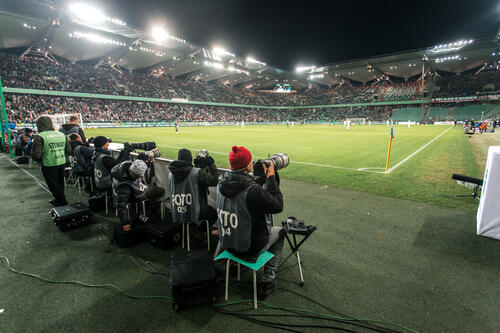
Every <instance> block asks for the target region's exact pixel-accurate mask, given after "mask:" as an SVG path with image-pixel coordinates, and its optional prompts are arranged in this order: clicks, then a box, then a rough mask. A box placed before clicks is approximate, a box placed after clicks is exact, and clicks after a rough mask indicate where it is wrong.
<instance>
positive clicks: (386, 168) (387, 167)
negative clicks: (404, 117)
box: [385, 121, 396, 173]
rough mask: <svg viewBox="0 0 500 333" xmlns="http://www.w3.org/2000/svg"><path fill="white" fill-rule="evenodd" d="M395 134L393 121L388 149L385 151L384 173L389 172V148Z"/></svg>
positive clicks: (392, 122)
mask: <svg viewBox="0 0 500 333" xmlns="http://www.w3.org/2000/svg"><path fill="white" fill-rule="evenodd" d="M395 135H396V133H394V121H391V136H390V137H389V148H388V149H387V162H386V163H385V172H386V173H388V172H389V161H390V159H391V147H392V139H394V137H395Z"/></svg>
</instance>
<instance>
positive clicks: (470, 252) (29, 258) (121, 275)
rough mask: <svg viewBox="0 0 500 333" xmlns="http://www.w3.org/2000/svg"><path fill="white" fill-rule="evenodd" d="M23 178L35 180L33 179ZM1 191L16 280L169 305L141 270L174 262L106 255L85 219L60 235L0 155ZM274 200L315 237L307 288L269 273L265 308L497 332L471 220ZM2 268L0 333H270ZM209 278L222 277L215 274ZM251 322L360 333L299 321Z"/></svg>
mask: <svg viewBox="0 0 500 333" xmlns="http://www.w3.org/2000/svg"><path fill="white" fill-rule="evenodd" d="M23 169H25V170H27V171H29V172H30V173H32V174H33V175H34V176H35V177H37V179H40V180H43V178H42V176H41V173H40V171H39V170H38V169H37V168H33V169H29V168H27V167H23ZM0 187H1V188H2V189H3V190H2V192H1V194H0V202H1V204H0V230H1V232H0V255H3V256H7V257H8V258H9V259H10V260H11V263H12V265H13V267H14V268H15V269H18V270H21V271H25V272H31V273H36V274H40V275H42V276H43V277H46V278H49V279H54V280H79V281H83V282H87V283H93V284H105V283H110V284H115V285H117V286H118V287H120V288H121V289H123V290H124V291H126V292H127V293H131V294H134V295H166V296H169V295H170V294H171V291H170V285H169V278H168V276H166V275H158V274H152V273H150V272H148V271H147V270H153V271H154V269H157V270H159V271H160V272H164V273H166V274H168V272H169V263H170V254H171V253H172V250H169V251H163V250H158V249H155V248H153V247H151V246H150V245H149V244H141V245H139V246H137V247H136V248H135V249H134V251H133V252H129V251H125V250H123V249H119V248H116V247H110V245H109V238H108V237H109V231H106V230H105V229H104V228H103V227H105V228H108V229H109V228H110V227H111V226H112V225H113V224H114V223H116V221H117V220H116V219H115V218H113V217H108V218H106V217H102V216H95V217H94V219H93V220H94V221H93V223H91V224H90V225H87V226H84V227H81V228H79V229H76V230H73V231H69V232H65V233H63V232H60V231H59V230H58V229H57V228H56V227H55V226H54V225H53V224H52V222H51V218H50V217H49V215H48V214H47V212H48V211H49V209H50V208H51V206H50V205H49V203H48V201H49V199H51V197H50V195H49V194H48V193H47V192H46V191H45V190H44V189H43V188H42V187H41V186H39V185H38V184H37V182H36V179H34V178H32V177H31V176H30V175H28V174H26V173H24V172H23V171H22V170H21V169H18V168H17V167H16V166H15V165H13V164H11V163H10V162H9V161H8V159H7V158H6V157H5V156H3V155H2V156H0ZM282 189H283V192H284V197H285V211H284V213H283V214H280V215H278V216H277V217H276V218H275V221H282V220H283V219H284V218H285V217H286V216H290V215H291V216H296V217H297V218H301V219H304V220H305V221H306V222H307V223H308V224H313V225H316V226H317V227H318V230H317V231H316V232H315V233H314V234H313V235H312V236H311V238H310V239H309V240H308V241H307V242H306V243H305V244H304V245H303V247H302V249H301V256H302V260H303V262H304V275H305V281H306V282H305V286H303V287H300V286H299V285H298V284H297V281H298V271H297V267H296V266H295V265H293V261H292V260H290V261H288V262H287V263H286V264H285V265H284V267H283V268H281V270H280V272H279V273H278V285H279V287H280V289H279V290H277V291H276V292H275V293H274V294H273V295H271V296H270V297H268V298H267V299H266V303H270V304H273V305H277V306H286V307H294V308H305V309H309V310H312V311H315V312H322V313H329V314H331V315H334V313H333V312H331V311H330V310H327V309H325V308H322V307H320V306H319V305H317V304H314V303H312V302H311V301H309V300H307V299H305V298H304V297H301V296H299V295H297V294H296V293H300V294H304V295H307V296H308V297H310V298H312V299H314V300H316V301H318V302H321V303H324V304H325V305H327V306H328V307H330V308H332V309H334V310H336V311H338V312H341V313H343V314H346V315H348V316H352V317H356V318H371V319H374V320H380V321H389V322H393V323H397V324H400V325H403V326H405V327H409V328H412V329H413V330H415V331H419V332H500V320H499V318H500V297H499V295H500V284H499V283H498V281H499V279H500V241H498V240H493V239H488V238H483V237H478V236H476V233H475V213H474V212H472V211H461V210H456V209H451V208H443V207H439V206H433V205H427V204H422V203H417V202H413V201H407V200H400V199H393V198H386V197H379V196H375V195H372V194H368V193H362V192H355V191H349V190H342V189H338V188H332V187H327V186H321V185H315V184H309V183H303V182H298V181H289V180H283V183H282ZM68 199H69V201H70V202H75V201H80V200H81V201H83V202H85V201H86V200H87V197H86V196H82V197H81V198H79V197H78V192H77V191H75V190H74V189H69V190H68ZM464 200H472V199H468V198H465V199H464ZM288 253H289V249H288V247H287V246H286V247H285V250H284V254H288ZM138 258H141V259H142V260H139V259H138ZM0 261H2V263H1V264H0V286H1V287H0V332H27V331H30V332H68V331H70V332H104V331H120V332H137V331H141V332H160V331H162V332H164V331H168V330H176V331H182V332H188V331H189V332H193V331H204V332H229V331H233V332H234V331H237V330H238V331H240V332H262V331H263V330H271V329H270V328H264V327H262V326H259V325H257V324H253V323H250V322H248V321H244V320H241V319H237V318H235V317H232V316H227V315H224V314H221V313H216V312H214V311H213V309H212V308H211V307H201V308H195V309H192V310H187V311H184V312H181V313H175V312H173V310H172V306H171V302H170V301H169V300H158V299H157V300H145V299H132V298H127V297H125V296H123V295H121V294H119V293H118V292H116V291H111V290H106V289H95V288H86V287H82V286H75V285H70V284H51V283H47V282H44V281H40V280H38V279H35V278H32V277H27V276H21V275H17V274H14V273H12V272H10V271H8V269H7V266H6V264H5V261H3V260H2V259H0ZM151 264H153V265H154V269H153V266H151ZM141 267H142V268H141ZM218 271H219V273H220V275H221V276H222V275H223V270H222V269H218ZM244 272H245V273H244V274H243V275H242V280H243V282H240V283H238V282H235V281H234V280H235V278H233V282H232V283H231V290H230V295H229V298H230V301H235V300H240V299H248V298H251V284H249V282H250V281H251V275H250V274H249V273H248V272H246V271H244ZM220 281H221V283H219V287H218V294H219V296H220V297H219V302H222V300H223V282H222V280H220ZM2 309H3V312H2V311H1V310H2ZM224 309H225V310H239V311H243V312H244V313H246V314H276V313H283V312H277V311H275V310H271V309H267V308H265V307H264V306H260V307H259V310H257V311H254V310H251V305H249V304H248V303H243V304H240V305H237V306H229V307H224ZM256 318H260V319H265V320H269V321H277V322H286V323H289V324H292V323H295V324H316V325H333V324H335V325H337V326H341V327H343V328H344V329H345V328H349V329H351V330H352V331H354V332H368V331H370V330H368V329H366V328H361V327H358V326H351V325H346V324H338V323H332V322H325V321H319V320H312V319H304V318H302V319H300V318H299V319H297V318H289V317H276V318H274V317H256ZM392 328H393V329H397V328H395V327H392ZM295 329H296V330H297V331H308V332H311V331H313V332H314V331H320V329H313V328H305V327H303V328H295ZM397 330H399V331H403V330H402V329H397Z"/></svg>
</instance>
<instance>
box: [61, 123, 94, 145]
mask: <svg viewBox="0 0 500 333" xmlns="http://www.w3.org/2000/svg"><path fill="white" fill-rule="evenodd" d="M75 127H78V129H74V128H75ZM59 131H60V132H62V133H64V135H69V134H71V133H77V134H78V135H80V138H82V142H87V139H86V138H85V133H84V132H83V129H82V128H81V127H80V126H79V125H77V124H63V125H61V128H60V129H59Z"/></svg>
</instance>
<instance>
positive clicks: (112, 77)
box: [0, 53, 500, 122]
mask: <svg viewBox="0 0 500 333" xmlns="http://www.w3.org/2000/svg"><path fill="white" fill-rule="evenodd" d="M0 74H1V75H2V80H3V86H7V87H15V88H34V89H42V90H53V91H72V92H85V93H100V94H108V95H125V96H139V97H153V98H168V99H171V98H179V99H187V100H190V101H193V100H196V101H205V102H219V103H230V104H250V105H262V106H263V107H262V108H260V109H256V108H251V109H250V108H239V107H221V106H207V105H193V104H166V103H152V102H132V101H116V100H100V99H81V98H67V97H47V96H34V95H8V97H7V108H8V111H9V118H10V119H11V120H17V121H19V120H21V121H32V120H33V119H34V118H36V117H37V116H39V115H40V114H42V113H49V114H50V113H81V114H82V116H83V119H84V121H132V122H145V121H148V122H149V121H167V122H173V121H180V122H187V121H201V122H214V121H235V122H238V121H245V122H262V121H286V120H291V121H318V120H320V121H337V120H341V119H345V118H367V119H369V120H374V121H378V120H383V119H387V117H388V116H390V112H391V111H390V110H392V108H390V107H376V106H370V107H349V108H316V109H315V108H311V109H301V110H284V111H282V110H279V111H276V110H271V109H267V108H265V106H271V105H273V106H301V105H333V104H351V103H371V102H377V101H405V100H412V99H414V98H415V97H416V96H417V89H418V83H417V82H406V83H397V84H392V83H391V84H388V83H387V82H384V83H379V84H374V85H368V86H355V85H353V84H352V83H351V82H348V81H343V82H342V83H341V84H339V85H337V86H336V87H334V88H332V89H321V88H319V87H315V86H310V87H309V88H308V89H306V90H304V91H299V92H297V93H293V94H271V93H259V92H255V91H252V90H249V89H236V88H232V87H229V86H226V85H223V84H207V83H205V82H203V81H196V80H177V79H173V78H171V77H169V76H168V75H161V76H156V75H148V74H145V73H141V72H128V71H126V72H124V73H123V74H120V73H118V72H116V71H114V70H111V69H109V68H97V69H95V68H94V67H93V66H89V65H85V64H76V63H70V62H60V63H55V62H53V61H51V60H48V59H43V58H23V59H21V58H19V57H18V56H16V55H14V54H4V53H0ZM432 80H434V82H433V83H434V85H431V86H434V87H436V88H435V90H434V91H432V92H431V96H432V97H460V96H472V95H477V94H480V93H483V92H486V91H488V92H496V91H499V90H500V89H499V87H500V74H499V72H498V71H496V70H494V71H483V72H481V73H478V74H476V73H474V72H472V73H463V74H462V75H443V76H436V77H435V78H433V79H432Z"/></svg>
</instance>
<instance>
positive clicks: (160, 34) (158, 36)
mask: <svg viewBox="0 0 500 333" xmlns="http://www.w3.org/2000/svg"><path fill="white" fill-rule="evenodd" d="M151 35H152V36H153V39H154V40H156V41H157V42H162V41H164V40H165V39H167V38H168V33H167V32H166V31H165V29H163V28H162V27H154V28H153V30H152V31H151Z"/></svg>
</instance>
